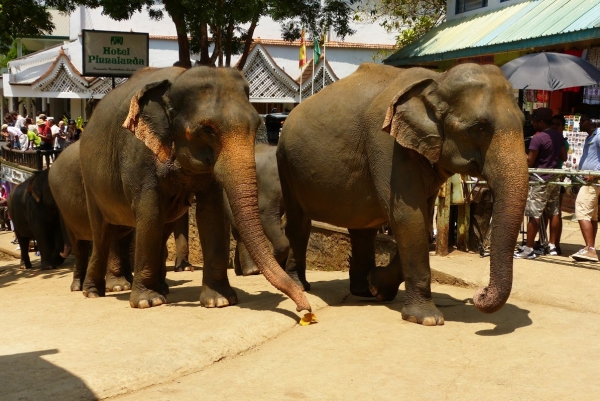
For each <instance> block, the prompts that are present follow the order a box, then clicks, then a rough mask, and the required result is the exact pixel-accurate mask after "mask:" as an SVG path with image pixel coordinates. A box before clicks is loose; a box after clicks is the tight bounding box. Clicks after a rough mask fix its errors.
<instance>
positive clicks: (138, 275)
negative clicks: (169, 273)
mask: <svg viewBox="0 0 600 401" xmlns="http://www.w3.org/2000/svg"><path fill="white" fill-rule="evenodd" d="M160 204H161V202H160V200H159V199H158V195H157V194H156V193H154V192H152V191H149V192H148V193H144V194H140V198H139V200H138V201H137V202H136V205H135V210H138V211H139V213H138V215H137V216H136V225H135V262H134V269H135V274H134V276H133V283H132V286H131V294H130V296H129V304H130V306H131V307H132V308H142V309H143V308H150V307H153V306H159V305H162V304H165V303H166V302H167V299H166V298H165V296H164V295H163V292H164V288H163V282H164V278H163V274H162V264H163V263H162V253H163V244H164V241H163V237H164V227H165V221H164V213H163V211H162V210H161V209H160V207H159V206H158V205H160Z"/></svg>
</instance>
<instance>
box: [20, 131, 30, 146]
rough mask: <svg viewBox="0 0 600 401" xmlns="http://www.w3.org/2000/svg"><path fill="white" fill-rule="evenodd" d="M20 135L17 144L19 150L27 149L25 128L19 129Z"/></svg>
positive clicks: (27, 141) (27, 140) (27, 139)
mask: <svg viewBox="0 0 600 401" xmlns="http://www.w3.org/2000/svg"><path fill="white" fill-rule="evenodd" d="M20 131H21V133H20V134H19V144H20V145H21V147H20V149H21V150H27V149H29V137H28V136H27V127H21V128H20Z"/></svg>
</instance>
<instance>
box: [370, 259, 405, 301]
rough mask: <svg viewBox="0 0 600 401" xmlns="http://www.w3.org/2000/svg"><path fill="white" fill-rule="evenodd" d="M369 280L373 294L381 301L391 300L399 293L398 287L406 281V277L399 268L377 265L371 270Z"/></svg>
mask: <svg viewBox="0 0 600 401" xmlns="http://www.w3.org/2000/svg"><path fill="white" fill-rule="evenodd" d="M368 281H369V290H370V293H371V295H372V296H374V297H376V298H377V299H378V300H379V301H381V302H389V301H393V300H394V298H396V295H398V288H399V287H400V284H401V283H402V282H403V281H404V277H403V276H402V272H401V271H399V269H394V268H392V267H391V266H376V267H375V268H373V269H371V271H370V272H369V276H368Z"/></svg>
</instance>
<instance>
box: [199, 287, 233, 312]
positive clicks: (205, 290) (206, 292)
mask: <svg viewBox="0 0 600 401" xmlns="http://www.w3.org/2000/svg"><path fill="white" fill-rule="evenodd" d="M237 303H238V298H237V294H236V293H235V291H234V290H233V288H231V286H230V285H229V284H227V285H222V286H210V287H209V286H208V285H206V284H203V285H202V289H201V290H200V305H202V306H204V307H205V308H222V307H224V306H229V305H235V304H237Z"/></svg>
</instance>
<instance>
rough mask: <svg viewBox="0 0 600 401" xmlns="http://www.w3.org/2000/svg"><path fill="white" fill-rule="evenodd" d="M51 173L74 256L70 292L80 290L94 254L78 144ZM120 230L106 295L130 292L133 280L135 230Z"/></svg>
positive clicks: (109, 262)
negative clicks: (131, 248)
mask: <svg viewBox="0 0 600 401" xmlns="http://www.w3.org/2000/svg"><path fill="white" fill-rule="evenodd" d="M48 171H49V173H48V178H47V180H48V183H49V185H50V190H51V191H52V195H53V197H54V200H55V202H56V206H57V207H58V209H59V210H60V212H61V215H62V219H63V222H64V226H65V231H66V234H67V236H68V237H69V242H70V244H71V246H72V251H73V254H74V256H75V269H74V270H73V281H72V283H71V291H81V288H82V285H83V279H84V277H85V274H86V271H87V265H88V260H89V257H90V252H91V241H92V228H91V226H90V221H89V217H88V210H87V202H86V198H85V189H84V187H83V177H82V175H81V163H80V158H79V142H75V143H74V144H72V145H70V146H68V147H67V148H66V149H65V150H63V151H62V152H61V155H60V157H59V158H57V159H56V160H55V161H54V163H53V164H52V168H50V169H49V170H48ZM119 231H120V232H119V233H118V234H117V235H116V236H115V237H114V239H113V241H111V244H110V248H109V249H110V250H109V256H108V259H107V267H106V277H105V286H104V288H105V290H106V292H112V291H124V290H129V289H131V282H132V280H133V278H132V274H131V270H132V268H131V257H130V247H131V242H132V241H133V238H134V234H133V229H131V228H129V227H121V228H120V229H119Z"/></svg>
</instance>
